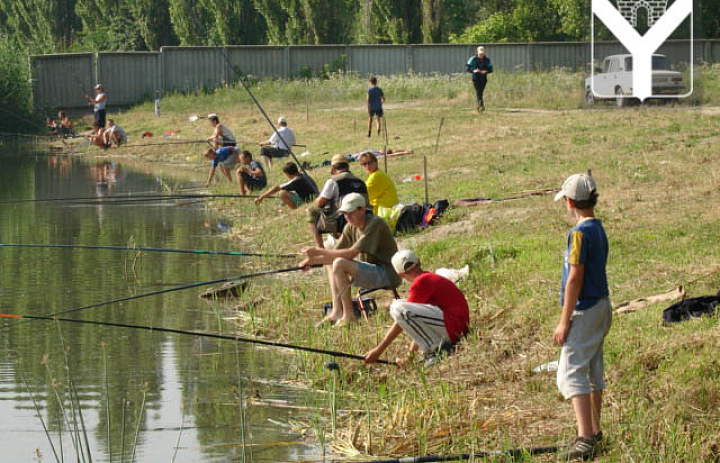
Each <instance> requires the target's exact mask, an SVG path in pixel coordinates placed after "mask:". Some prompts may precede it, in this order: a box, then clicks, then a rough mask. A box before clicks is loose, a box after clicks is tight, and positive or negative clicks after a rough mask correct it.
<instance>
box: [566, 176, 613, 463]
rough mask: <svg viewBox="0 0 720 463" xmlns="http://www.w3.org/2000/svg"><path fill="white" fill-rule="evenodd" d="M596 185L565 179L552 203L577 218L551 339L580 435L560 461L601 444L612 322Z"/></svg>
mask: <svg viewBox="0 0 720 463" xmlns="http://www.w3.org/2000/svg"><path fill="white" fill-rule="evenodd" d="M597 197H598V194H597V188H596V185H595V181H594V180H593V178H592V177H590V176H589V175H585V174H575V175H571V176H570V177H568V179H567V180H565V183H564V184H563V186H562V189H561V190H560V192H559V193H558V194H557V195H556V196H555V201H559V200H560V199H564V200H565V207H566V208H567V210H568V212H570V213H571V214H572V215H573V216H574V217H575V218H576V219H577V221H578V222H577V224H576V225H575V226H574V227H573V228H572V229H571V230H570V232H569V233H568V238H567V249H566V251H565V263H564V266H563V275H562V293H561V294H562V296H561V301H560V303H561V306H562V313H561V315H560V321H559V322H558V325H557V328H555V334H554V337H553V340H554V341H555V343H556V344H557V345H559V346H562V350H561V352H560V361H559V362H558V372H557V385H558V389H559V390H560V393H561V394H562V395H563V396H564V397H565V399H571V400H572V403H573V409H574V410H575V419H576V421H577V427H578V435H577V437H576V438H575V440H574V441H573V443H572V444H571V445H570V446H569V447H568V448H567V449H566V450H565V451H564V452H563V453H561V454H560V457H561V459H562V460H566V461H567V460H571V459H590V458H593V457H594V456H595V455H596V454H597V453H598V452H599V451H600V449H601V447H602V440H603V436H602V431H600V411H601V409H602V393H603V390H604V389H605V383H604V381H603V343H604V341H605V336H606V335H607V333H608V331H609V330H610V325H611V323H612V305H611V304H610V299H609V297H608V296H609V291H608V283H607V275H606V274H605V265H606V263H607V257H608V240H607V236H606V235H605V230H604V229H603V226H602V223H601V222H600V220H598V219H597V218H595V204H596V203H597Z"/></svg>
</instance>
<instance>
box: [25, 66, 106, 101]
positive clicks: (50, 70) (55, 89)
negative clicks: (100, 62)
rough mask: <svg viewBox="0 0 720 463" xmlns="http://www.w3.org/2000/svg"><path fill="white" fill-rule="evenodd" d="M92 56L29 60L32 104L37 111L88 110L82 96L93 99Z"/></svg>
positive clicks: (93, 74)
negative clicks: (85, 95) (60, 109)
mask: <svg viewBox="0 0 720 463" xmlns="http://www.w3.org/2000/svg"><path fill="white" fill-rule="evenodd" d="M93 59H94V57H93V54H92V53H71V54H64V55H41V56H33V57H32V59H31V60H30V67H31V70H30V72H31V75H32V79H33V81H32V83H33V104H34V105H35V108H36V109H38V110H43V109H59V108H63V109H70V108H83V107H87V106H88V102H87V100H85V99H84V98H83V94H84V93H88V94H90V95H94V92H93V85H95V84H94V82H95V63H94V61H93Z"/></svg>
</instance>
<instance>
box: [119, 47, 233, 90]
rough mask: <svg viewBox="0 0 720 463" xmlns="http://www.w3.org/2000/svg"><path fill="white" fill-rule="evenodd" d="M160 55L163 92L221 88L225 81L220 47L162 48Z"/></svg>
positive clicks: (223, 60) (226, 78) (225, 71)
mask: <svg viewBox="0 0 720 463" xmlns="http://www.w3.org/2000/svg"><path fill="white" fill-rule="evenodd" d="M160 53H161V54H162V64H163V69H162V73H163V88H164V90H165V91H166V92H167V91H180V92H184V91H190V90H192V89H195V88H197V87H210V88H213V87H220V86H221V85H222V84H223V83H224V82H227V80H228V77H227V71H228V69H227V65H226V62H225V59H224V58H223V56H222V53H223V50H222V47H162V48H161V49H160ZM109 90H110V89H108V91H109Z"/></svg>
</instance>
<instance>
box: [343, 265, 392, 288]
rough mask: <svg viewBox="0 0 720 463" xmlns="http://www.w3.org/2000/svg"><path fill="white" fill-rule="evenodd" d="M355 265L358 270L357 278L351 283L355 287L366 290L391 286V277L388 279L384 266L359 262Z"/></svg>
mask: <svg viewBox="0 0 720 463" xmlns="http://www.w3.org/2000/svg"><path fill="white" fill-rule="evenodd" d="M355 263H356V264H357V265H358V268H357V273H355V277H354V278H353V279H352V281H350V283H351V284H352V285H353V286H358V287H360V288H364V289H374V288H387V287H388V286H390V284H391V283H390V277H388V274H387V271H386V270H385V269H384V268H383V267H382V266H380V265H375V264H368V263H367V262H360V261H357V260H356V261H355Z"/></svg>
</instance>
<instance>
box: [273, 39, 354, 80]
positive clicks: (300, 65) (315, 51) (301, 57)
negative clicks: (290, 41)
mask: <svg viewBox="0 0 720 463" xmlns="http://www.w3.org/2000/svg"><path fill="white" fill-rule="evenodd" d="M287 48H288V53H289V57H288V58H289V65H290V68H289V73H290V74H289V77H293V76H298V75H300V74H301V73H302V71H303V69H304V68H306V67H307V68H309V69H310V70H312V72H313V73H317V72H318V71H321V70H322V69H323V67H324V66H325V65H326V64H327V65H328V66H330V68H331V70H332V67H333V63H337V64H340V63H342V60H343V55H345V48H346V47H345V46H342V45H318V46H314V45H308V46H304V45H299V46H290V47H287Z"/></svg>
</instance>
